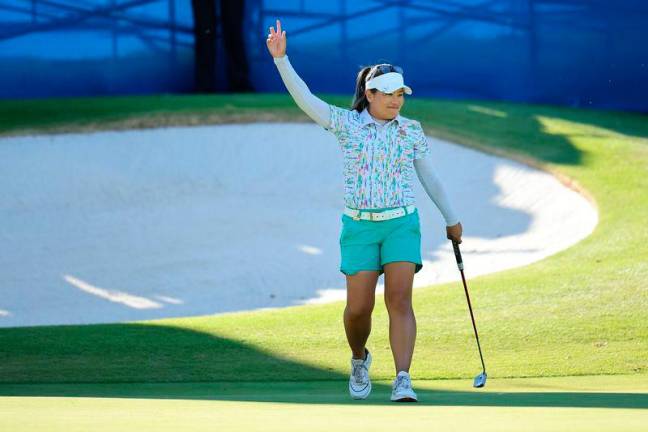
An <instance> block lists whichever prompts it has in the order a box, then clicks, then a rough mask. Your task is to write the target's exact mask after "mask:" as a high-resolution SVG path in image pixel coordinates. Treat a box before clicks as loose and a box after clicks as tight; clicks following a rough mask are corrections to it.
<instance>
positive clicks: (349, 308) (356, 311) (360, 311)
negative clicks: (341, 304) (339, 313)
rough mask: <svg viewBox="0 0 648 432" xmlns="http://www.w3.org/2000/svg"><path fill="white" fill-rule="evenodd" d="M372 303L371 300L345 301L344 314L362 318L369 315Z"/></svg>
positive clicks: (350, 317)
mask: <svg viewBox="0 0 648 432" xmlns="http://www.w3.org/2000/svg"><path fill="white" fill-rule="evenodd" d="M373 308H374V304H373V302H366V303H357V304H353V303H347V305H346V308H345V309H344V315H346V317H347V318H349V319H352V320H354V319H363V318H367V317H370V316H371V313H372V312H373Z"/></svg>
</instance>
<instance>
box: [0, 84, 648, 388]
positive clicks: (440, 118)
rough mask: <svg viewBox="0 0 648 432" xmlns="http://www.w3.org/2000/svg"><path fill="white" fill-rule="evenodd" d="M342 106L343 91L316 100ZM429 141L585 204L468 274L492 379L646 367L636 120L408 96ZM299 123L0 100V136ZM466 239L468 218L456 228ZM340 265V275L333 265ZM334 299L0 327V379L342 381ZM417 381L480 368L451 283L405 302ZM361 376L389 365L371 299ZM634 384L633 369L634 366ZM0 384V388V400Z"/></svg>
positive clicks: (231, 105)
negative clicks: (525, 171)
mask: <svg viewBox="0 0 648 432" xmlns="http://www.w3.org/2000/svg"><path fill="white" fill-rule="evenodd" d="M325 98H326V99H327V100H328V101H329V102H333V103H336V104H338V105H348V102H349V98H348V97H333V96H327V97H325ZM403 114H404V115H406V116H408V117H411V118H415V119H419V120H421V122H422V123H423V125H424V126H425V128H426V130H427V132H428V134H430V135H436V136H439V137H443V138H450V139H452V140H454V141H457V142H460V143H463V144H465V145H469V146H474V147H477V148H481V149H485V150H487V151H491V152H494V153H500V154H506V155H508V156H510V157H513V158H516V159H519V160H524V161H527V162H529V163H532V164H534V165H537V166H541V167H542V168H544V169H547V170H549V171H551V172H553V173H556V174H557V175H559V176H561V178H563V180H565V181H570V182H572V184H573V186H574V187H576V188H580V189H582V190H584V191H586V192H587V194H588V195H589V196H590V197H591V198H592V199H594V200H595V201H596V205H597V207H598V209H599V212H600V213H599V215H600V223H599V225H598V226H597V228H596V230H595V231H594V233H593V234H592V235H591V236H589V237H588V238H587V239H585V240H583V241H581V242H580V243H578V244H577V245H574V246H573V247H571V248H569V249H567V250H565V251H562V252H560V253H558V254H556V255H554V256H552V257H549V258H547V259H545V260H543V261H541V262H538V263H535V264H532V265H529V266H525V267H523V268H519V269H514V270H510V271H506V272H500V273H496V274H491V275H488V276H483V277H478V278H471V277H470V270H469V269H470V264H469V263H466V265H467V277H468V278H469V285H470V292H471V298H472V299H473V306H474V309H475V314H476V320H477V325H478V328H479V332H480V340H481V342H482V346H483V349H484V355H485V359H486V363H487V367H488V371H489V376H490V377H493V378H504V377H549V376H575V375H606V374H607V375H612V374H646V373H648V326H647V325H646V321H645V319H646V310H648V295H647V293H648V289H647V288H648V286H647V282H646V281H647V280H648V247H646V244H648V228H647V225H646V221H648V138H647V137H648V121H647V120H648V117H646V116H641V115H637V114H623V113H616V112H602V111H585V110H574V109H567V108H557V107H548V106H529V105H519V104H512V103H494V102H488V103H487V102H476V101H463V102H447V101H432V100H417V99H413V100H411V101H408V102H407V104H406V108H405V110H404V112H403ZM258 116H261V117H260V118H261V119H262V120H267V121H275V120H285V119H294V120H298V121H304V120H305V117H304V116H303V115H302V114H300V113H299V111H298V110H297V109H296V108H295V106H294V104H293V103H292V102H291V100H290V99H289V97H287V96H283V95H282V96H278V95H263V96H261V95H226V96H224V95H220V96H208V97H206V96H153V97H123V98H106V99H87V100H85V99H69V100H49V101H20V102H16V101H2V102H0V134H4V135H11V134H22V133H27V132H28V131H29V132H33V131H49V132H62V131H67V130H70V131H76V130H87V128H92V129H103V128H121V127H131V126H137V127H149V126H156V125H168V124H195V123H197V122H203V121H206V122H214V123H222V122H228V121H250V120H254V119H258V118H259V117H258ZM464 230H465V233H466V234H469V233H470V230H471V227H469V226H466V227H464ZM331 271H336V269H331ZM343 307H344V304H343V303H339V302H338V303H332V304H327V305H317V306H313V305H311V306H299V307H290V308H285V309H281V310H270V311H258V312H245V313H235V314H226V315H218V316H204V317H192V318H182V319H165V320H157V321H149V322H141V323H123V324H114V325H90V326H44V327H32V328H6V329H0V347H2V349H0V383H29V382H31V383H81V382H86V383H124V382H196V381H218V382H226V381H239V380H243V381H253V382H258V381H262V380H272V381H291V380H302V379H303V380H328V381H336V380H344V379H346V374H347V373H348V372H347V368H348V358H349V352H348V347H347V345H346V340H345V337H344V331H343V326H342V320H341V316H342V310H343ZM414 307H415V311H416V314H417V321H418V338H417V344H416V350H415V355H414V363H413V367H412V373H413V376H414V377H415V378H416V379H436V380H439V379H444V380H446V379H454V378H469V377H472V376H474V375H475V374H476V373H478V372H479V371H480V369H481V368H480V364H479V357H478V354H477V351H476V346H475V342H474V337H473V334H472V327H471V325H470V318H469V316H468V312H467V308H466V303H465V297H464V294H463V289H462V288H461V285H459V284H456V283H453V284H444V285H440V286H434V287H430V288H424V289H419V290H417V291H416V292H415V295H414ZM369 348H370V349H372V350H373V353H374V359H375V360H374V366H372V377H373V378H374V379H383V380H386V379H390V378H392V377H393V374H394V371H393V370H392V369H393V363H392V358H391V353H390V351H389V343H388V337H387V314H386V311H385V308H384V306H383V304H382V302H377V307H376V311H375V313H374V330H373V333H372V336H371V338H370V340H369ZM641 376H642V377H645V375H641ZM3 388H5V387H0V394H4V393H2V392H3V390H2V389H3Z"/></svg>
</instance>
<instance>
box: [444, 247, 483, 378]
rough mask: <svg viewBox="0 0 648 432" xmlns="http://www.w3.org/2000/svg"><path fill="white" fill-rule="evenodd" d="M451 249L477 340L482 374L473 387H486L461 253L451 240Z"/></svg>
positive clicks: (481, 356) (478, 376)
mask: <svg viewBox="0 0 648 432" xmlns="http://www.w3.org/2000/svg"><path fill="white" fill-rule="evenodd" d="M452 248H453V249H454V254H455V258H456V260H457V267H459V271H460V272H461V280H462V281H463V287H464V291H465V292H466V300H468V310H470V319H471V320H472V325H473V329H474V330H475V339H476V340H477V348H478V349H479V358H480V359H481V364H482V369H483V372H482V373H480V374H479V375H477V376H476V377H475V381H474V382H473V387H484V386H485V385H486V376H487V375H486V366H485V365H484V356H483V355H482V350H481V346H480V345H479V335H478V334H477V326H476V325H475V317H474V316H473V311H472V305H471V304H470V296H469V295H468V287H467V286H466V278H465V277H464V272H463V270H464V266H463V259H461V251H459V243H457V242H456V241H454V240H452Z"/></svg>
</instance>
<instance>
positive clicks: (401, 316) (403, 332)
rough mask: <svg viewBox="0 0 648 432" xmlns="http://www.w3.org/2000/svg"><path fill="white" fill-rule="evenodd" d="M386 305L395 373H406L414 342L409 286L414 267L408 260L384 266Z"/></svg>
mask: <svg viewBox="0 0 648 432" xmlns="http://www.w3.org/2000/svg"><path fill="white" fill-rule="evenodd" d="M384 269H385V305H386V306H387V312H388V313H389V342H390V344H391V349H392V354H393V356H394V365H395V367H396V373H398V372H400V371H405V372H408V373H409V368H410V365H411V364H412V355H413V353H414V342H415V340H416V318H415V317H414V310H413V309H412V285H413V283H414V271H415V270H416V265H415V264H414V263H411V262H407V261H398V262H392V263H387V264H385V266H384Z"/></svg>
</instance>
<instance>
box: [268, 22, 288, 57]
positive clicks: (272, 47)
mask: <svg viewBox="0 0 648 432" xmlns="http://www.w3.org/2000/svg"><path fill="white" fill-rule="evenodd" d="M266 45H267V46H268V51H270V55H272V57H283V56H284V55H285V54H286V31H285V30H284V31H281V21H279V20H277V31H275V29H274V27H272V26H270V33H269V34H268V39H267V40H266Z"/></svg>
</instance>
